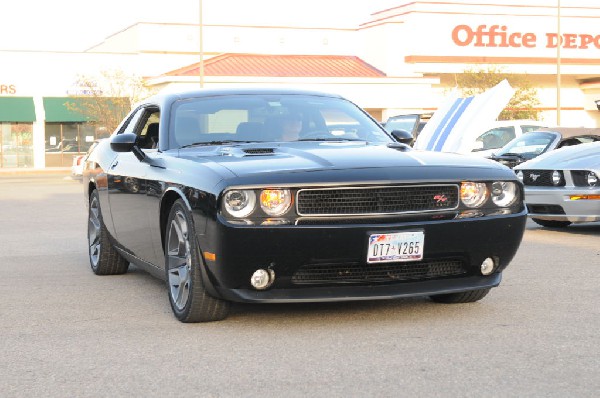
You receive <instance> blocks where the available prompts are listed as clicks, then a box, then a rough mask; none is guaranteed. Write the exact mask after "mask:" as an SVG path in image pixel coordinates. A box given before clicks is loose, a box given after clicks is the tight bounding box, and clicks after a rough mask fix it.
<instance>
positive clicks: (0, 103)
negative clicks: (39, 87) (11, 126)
mask: <svg viewBox="0 0 600 398" xmlns="http://www.w3.org/2000/svg"><path fill="white" fill-rule="evenodd" d="M0 122H35V107H34V106H33V98H31V97H0Z"/></svg>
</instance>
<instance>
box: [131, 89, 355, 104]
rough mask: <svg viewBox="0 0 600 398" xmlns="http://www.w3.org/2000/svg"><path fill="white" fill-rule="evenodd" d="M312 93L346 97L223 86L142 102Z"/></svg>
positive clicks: (173, 93) (298, 90)
mask: <svg viewBox="0 0 600 398" xmlns="http://www.w3.org/2000/svg"><path fill="white" fill-rule="evenodd" d="M269 94H271V95H283V94H291V95H312V96H319V97H331V98H344V97H342V96H341V95H338V94H333V93H327V92H322V91H315V90H303V89H296V88H270V87H264V88H223V89H198V90H185V91H173V92H165V93H161V94H156V95H154V96H152V97H150V98H148V99H146V100H144V101H142V102H140V104H149V103H155V104H161V103H170V102H173V101H176V100H179V99H184V98H202V97H215V96H221V95H269Z"/></svg>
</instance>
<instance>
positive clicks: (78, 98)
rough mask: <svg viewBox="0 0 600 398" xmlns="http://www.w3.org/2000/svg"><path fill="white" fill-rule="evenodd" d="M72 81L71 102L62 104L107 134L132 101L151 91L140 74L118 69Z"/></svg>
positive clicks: (117, 122) (80, 76)
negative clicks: (73, 86)
mask: <svg viewBox="0 0 600 398" xmlns="http://www.w3.org/2000/svg"><path fill="white" fill-rule="evenodd" d="M76 84H77V87H78V90H77V92H76V95H72V96H71V97H72V98H73V101H70V102H67V103H66V104H65V105H66V107H67V109H69V110H70V111H72V112H77V113H79V114H81V115H83V116H84V117H85V118H86V120H87V121H88V123H90V124H92V125H96V126H98V127H99V128H100V130H104V131H108V132H109V133H110V132H112V131H114V130H115V129H116V128H117V127H118V125H119V123H121V121H122V120H123V118H124V117H125V116H127V114H128V113H129V111H130V110H131V107H132V105H133V104H135V103H137V102H139V101H141V100H143V99H145V98H148V97H149V96H151V95H152V94H154V92H155V90H151V89H149V88H148V87H147V86H146V85H145V84H144V81H143V79H142V78H141V77H139V76H135V75H129V74H126V73H125V72H123V71H122V70H106V71H102V72H100V75H98V76H86V75H79V76H77V83H76Z"/></svg>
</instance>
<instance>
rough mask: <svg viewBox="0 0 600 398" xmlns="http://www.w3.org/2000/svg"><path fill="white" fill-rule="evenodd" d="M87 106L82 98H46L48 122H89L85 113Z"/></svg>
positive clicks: (45, 108)
mask: <svg viewBox="0 0 600 398" xmlns="http://www.w3.org/2000/svg"><path fill="white" fill-rule="evenodd" d="M84 109H85V105H84V104H83V100H82V99H80V98H72V97H44V110H45V111H46V121H47V122H87V121H88V120H89V118H88V117H86V116H85V115H84V114H83V112H84Z"/></svg>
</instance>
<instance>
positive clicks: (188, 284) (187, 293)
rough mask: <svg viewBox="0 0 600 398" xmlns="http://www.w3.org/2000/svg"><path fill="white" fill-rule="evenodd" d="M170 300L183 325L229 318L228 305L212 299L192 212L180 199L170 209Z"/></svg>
mask: <svg viewBox="0 0 600 398" xmlns="http://www.w3.org/2000/svg"><path fill="white" fill-rule="evenodd" d="M165 237H166V240H165V268H166V272H167V285H168V286H167V287H168V289H169V301H170V303H171V309H172V310H173V314H174V315H175V317H176V318H177V319H179V320H180V321H181V322H210V321H219V320H221V319H224V318H226V317H227V315H228V313H229V302H227V301H224V300H220V299H218V298H215V297H212V296H210V295H209V294H208V293H207V292H206V289H205V288H204V284H203V282H202V277H201V275H200V272H201V271H200V267H201V266H202V264H201V262H200V254H199V249H198V244H197V242H196V234H195V232H194V226H193V224H192V218H191V216H190V213H189V211H188V209H187V207H186V205H185V203H184V202H183V200H181V199H179V200H177V201H176V202H175V203H174V204H173V207H172V208H171V212H170V213H169V219H168V222H167V227H166V234H165Z"/></svg>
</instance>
